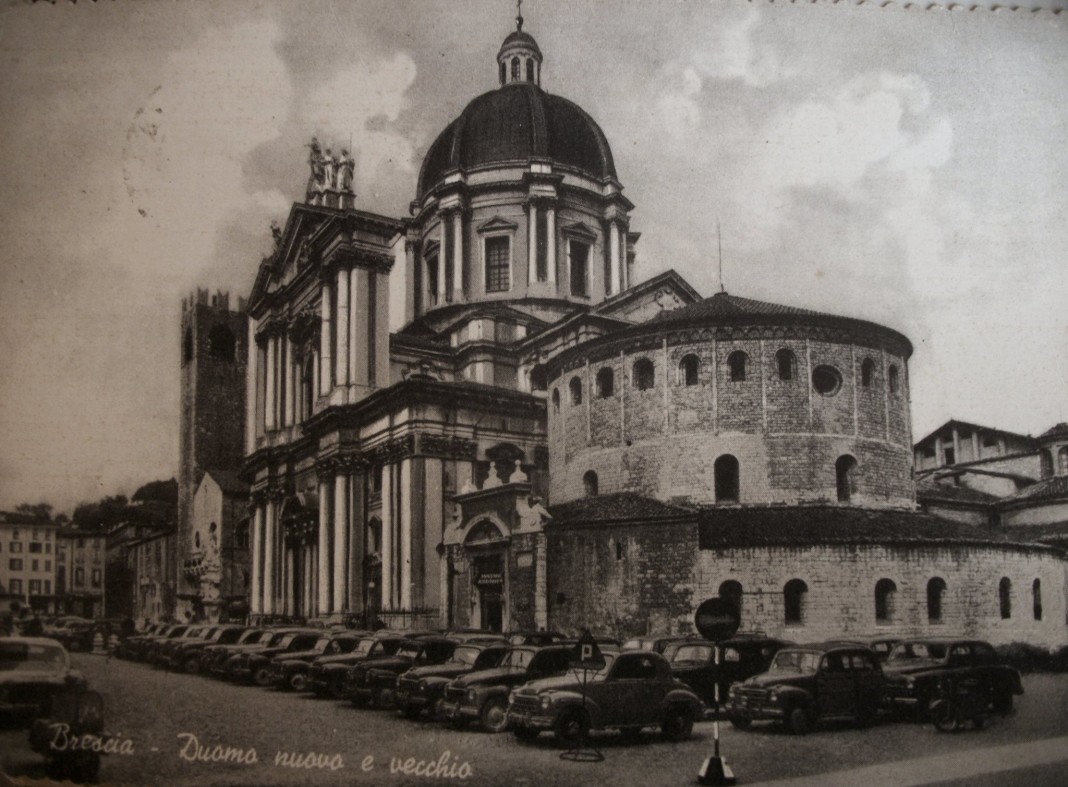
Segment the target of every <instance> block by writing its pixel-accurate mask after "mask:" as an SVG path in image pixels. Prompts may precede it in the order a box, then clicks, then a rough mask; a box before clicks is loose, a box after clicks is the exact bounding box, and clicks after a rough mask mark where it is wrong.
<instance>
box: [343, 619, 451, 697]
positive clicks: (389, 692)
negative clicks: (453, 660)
mask: <svg viewBox="0 0 1068 787" xmlns="http://www.w3.org/2000/svg"><path fill="white" fill-rule="evenodd" d="M457 644H458V643H457V642H456V640H453V639H447V638H445V637H423V638H422V639H411V640H405V641H404V642H403V643H402V644H401V646H400V647H399V648H398V649H397V651H396V653H394V654H393V655H392V656H388V657H386V658H382V659H375V660H373V661H365V662H363V663H361V664H355V665H353V666H352V667H351V668H350V669H349V674H348V675H347V676H346V678H345V681H346V693H347V695H348V697H349V699H351V700H352V704H353V705H356V706H357V707H361V708H367V707H371V708H386V709H388V708H393V707H394V705H395V701H396V693H397V676H398V675H400V674H401V673H402V672H406V671H408V670H409V669H411V668H412V667H420V666H430V665H438V664H444V663H445V662H446V661H448V660H449V657H450V656H452V654H453V651H454V650H456V647H457Z"/></svg>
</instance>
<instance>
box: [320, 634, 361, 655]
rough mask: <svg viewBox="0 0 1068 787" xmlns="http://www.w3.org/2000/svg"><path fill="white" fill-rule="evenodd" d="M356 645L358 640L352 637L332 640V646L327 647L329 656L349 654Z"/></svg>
mask: <svg viewBox="0 0 1068 787" xmlns="http://www.w3.org/2000/svg"><path fill="white" fill-rule="evenodd" d="M355 645H356V640H354V639H353V638H352V637H341V638H338V639H332V640H330V644H329V645H327V646H326V651H325V652H326V655H327V656H336V655H337V654H339V653H348V652H349V651H350V650H352V648H353V646H355Z"/></svg>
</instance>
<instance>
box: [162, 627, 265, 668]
mask: <svg viewBox="0 0 1068 787" xmlns="http://www.w3.org/2000/svg"><path fill="white" fill-rule="evenodd" d="M245 631H246V628H245V627H244V626H237V625H222V626H216V627H215V629H214V630H213V631H212V632H211V634H210V635H209V636H207V637H205V638H204V639H198V640H191V641H181V640H180V641H179V642H178V643H177V644H176V645H175V647H174V649H173V650H172V651H171V652H170V653H169V654H168V660H167V666H168V667H170V668H171V669H175V670H181V671H183V672H188V673H189V674H191V675H196V674H197V673H198V672H200V670H201V668H202V667H203V666H204V659H205V656H206V654H207V652H208V648H210V647H212V646H213V645H233V644H235V643H236V642H237V641H238V640H240V639H241V635H242V634H244V633H245Z"/></svg>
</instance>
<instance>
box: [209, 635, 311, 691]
mask: <svg viewBox="0 0 1068 787" xmlns="http://www.w3.org/2000/svg"><path fill="white" fill-rule="evenodd" d="M300 630H301V629H297V628H270V629H267V630H266V636H264V637H262V638H261V639H260V640H259V642H257V643H256V644H255V645H246V646H231V648H232V650H231V651H229V652H227V653H225V654H224V655H223V656H222V658H221V660H220V661H219V662H218V663H217V664H216V665H215V666H214V668H213V670H212V672H213V673H215V674H217V675H218V676H219V677H222V678H225V679H226V680H230V681H238V682H239V681H243V680H246V679H248V678H249V677H251V672H250V671H249V669H248V660H249V657H250V656H251V655H253V654H255V653H262V652H264V651H267V650H272V649H276V648H277V647H278V646H279V645H280V644H281V643H282V640H284V639H285V638H286V637H288V636H289V635H290V634H292V633H294V632H296V631H300ZM276 652H278V651H277V650H272V653H276Z"/></svg>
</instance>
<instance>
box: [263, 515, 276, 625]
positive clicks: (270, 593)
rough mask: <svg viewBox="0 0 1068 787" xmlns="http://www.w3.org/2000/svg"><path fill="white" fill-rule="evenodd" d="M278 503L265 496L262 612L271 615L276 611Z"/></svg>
mask: <svg viewBox="0 0 1068 787" xmlns="http://www.w3.org/2000/svg"><path fill="white" fill-rule="evenodd" d="M277 528H278V504H277V503H276V502H275V501H274V500H273V499H271V498H267V527H266V533H265V534H264V538H263V544H264V550H263V612H264V614H266V615H273V614H275V612H276V611H277V610H276V609H275V605H274V578H275V575H276V574H277V573H278V572H277V569H278V566H277V563H278V555H277V553H276V552H275V544H276V542H277V541H278V537H277V536H278V534H277Z"/></svg>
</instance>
